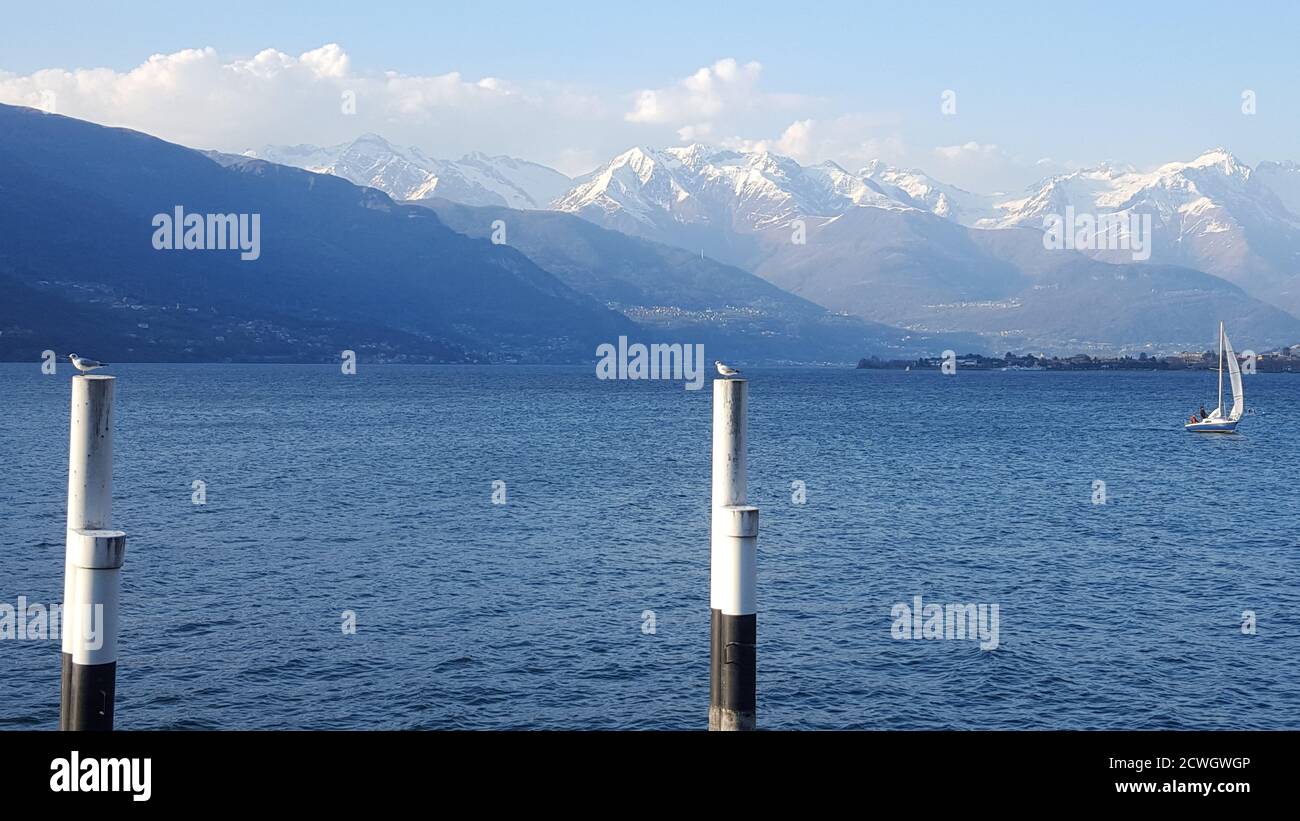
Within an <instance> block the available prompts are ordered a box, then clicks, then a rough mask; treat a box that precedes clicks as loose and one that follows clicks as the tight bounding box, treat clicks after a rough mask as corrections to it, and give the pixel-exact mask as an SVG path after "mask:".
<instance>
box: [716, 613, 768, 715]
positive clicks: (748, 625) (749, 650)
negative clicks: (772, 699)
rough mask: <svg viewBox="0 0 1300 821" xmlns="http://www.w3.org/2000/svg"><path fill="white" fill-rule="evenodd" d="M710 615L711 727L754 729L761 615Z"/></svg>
mask: <svg viewBox="0 0 1300 821" xmlns="http://www.w3.org/2000/svg"><path fill="white" fill-rule="evenodd" d="M710 614H711V631H710V632H711V635H712V638H711V642H710V644H711V647H710V652H709V656H710V659H711V665H712V669H711V670H710V674H709V729H711V730H752V729H754V724H755V708H756V706H757V695H756V693H757V691H758V653H757V644H758V616H757V615H755V614H753V613H750V614H748V615H745V616H728V615H726V614H724V613H723V612H722V611H721V610H717V609H713V610H711V611H710Z"/></svg>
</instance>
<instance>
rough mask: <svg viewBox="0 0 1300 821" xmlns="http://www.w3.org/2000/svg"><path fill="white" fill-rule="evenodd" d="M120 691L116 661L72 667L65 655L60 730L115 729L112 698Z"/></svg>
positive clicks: (68, 657)
mask: <svg viewBox="0 0 1300 821" xmlns="http://www.w3.org/2000/svg"><path fill="white" fill-rule="evenodd" d="M116 689H117V662H115V661H110V662H107V663H105V664H73V663H72V656H71V654H69V653H64V654H63V693H62V697H61V699H60V701H61V702H62V703H61V705H60V706H61V708H62V713H61V714H60V715H59V729H60V730H111V729H113V695H114V692H115V690H116Z"/></svg>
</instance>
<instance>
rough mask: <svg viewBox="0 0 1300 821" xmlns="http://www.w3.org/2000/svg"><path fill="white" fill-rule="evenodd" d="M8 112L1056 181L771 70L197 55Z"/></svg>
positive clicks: (574, 167) (177, 129) (278, 133)
mask: <svg viewBox="0 0 1300 821" xmlns="http://www.w3.org/2000/svg"><path fill="white" fill-rule="evenodd" d="M629 99H631V101H632V102H631V108H630V110H629V108H628V101H629ZM0 102H6V103H14V104H19V105H29V106H38V107H48V106H50V105H51V104H52V105H53V108H54V110H55V111H57V112H58V113H60V114H66V115H69V116H72V117H78V118H81V119H86V120H90V121H92V122H97V123H102V124H105V125H113V126H124V127H127V128H133V129H137V130H139V131H143V132H145V133H148V134H152V135H155V136H158V137H161V138H162V139H165V140H169V141H172V142H177V143H180V144H182V145H188V146H192V147H195V148H212V149H218V150H222V151H230V152H241V151H245V150H248V149H257V148H260V147H262V146H264V145H267V144H300V143H314V144H317V145H333V144H337V143H341V142H345V141H348V140H352V139H354V138H356V137H357V136H358V135H360V134H362V133H365V132H374V133H378V134H381V135H383V136H384V137H386V138H387V139H389V140H391V141H392V142H394V143H395V144H399V145H415V146H419V147H420V148H421V149H423V150H424V151H426V152H427V153H429V154H430V155H432V156H440V157H457V156H460V155H461V154H463V153H466V152H469V151H486V152H488V153H503V154H511V155H513V156H518V157H523V158H526V159H531V160H535V161H537V162H542V163H546V164H548V165H551V166H553V167H555V168H558V169H559V170H561V171H564V172H565V173H569V174H579V173H584V172H586V171H590V170H592V168H594V167H596V166H598V165H599V164H600V163H603V162H604V161H606V160H607V159H608V158H610V157H612V156H615V155H616V154H618V153H620V152H622V151H624V150H626V149H627V148H628V147H629V146H631V145H638V144H641V145H668V144H672V143H674V142H678V143H691V142H716V143H718V144H720V145H724V146H728V147H732V148H737V149H743V150H767V151H772V152H776V153H779V154H784V155H787V156H790V157H792V158H794V159H795V160H798V161H799V162H801V163H805V164H807V163H817V162H823V161H825V160H832V161H834V162H837V163H839V164H840V165H842V166H844V167H845V168H847V169H849V170H855V169H857V168H860V167H861V166H862V165H864V164H865V163H867V162H868V161H870V160H873V159H880V160H883V161H885V162H888V163H890V164H894V165H906V166H911V167H921V168H924V169H925V170H926V171H929V172H930V173H932V174H933V175H934V176H936V177H937V178H939V179H944V180H949V181H952V182H954V183H956V184H958V185H962V186H964V187H968V188H972V189H973V190H988V189H989V188H990V187H997V186H998V185H999V184H1002V183H1005V182H1006V181H1007V180H1008V179H1017V180H1018V179H1021V178H1025V177H1029V178H1030V179H1033V178H1037V177H1039V176H1042V175H1043V173H1044V172H1045V171H1049V170H1052V169H1053V168H1054V167H1055V164H1053V163H1051V162H1050V161H1043V162H1041V164H1039V165H1035V164H1033V163H1032V162H1022V161H1020V160H1018V159H1016V158H1014V157H1012V156H1010V155H1008V154H1007V152H1005V151H1003V150H1002V149H1001V148H999V147H998V146H997V145H996V144H984V143H979V142H975V141H969V142H965V143H958V144H954V145H942V146H939V147H937V148H934V149H917V148H915V147H913V146H911V145H909V143H908V142H907V141H906V140H905V139H904V136H903V132H902V125H903V122H902V118H901V116H899V115H897V114H891V113H866V112H857V113H848V114H836V113H834V112H831V113H830V114H826V109H828V108H830V106H829V105H828V103H827V101H825V100H822V99H819V98H815V97H811V96H804V95H799V94H790V93H778V92H773V91H770V90H767V89H766V88H765V87H764V76H763V66H762V65H761V64H760V63H758V62H748V63H741V62H739V61H737V60H735V59H733V58H726V59H721V60H718V61H716V62H714V63H713V64H712V65H708V66H705V67H703V68H700V69H699V70H697V71H695V72H694V73H693V74H690V75H689V76H687V77H684V78H683V79H681V80H679V81H678V82H675V83H672V84H670V85H669V86H667V87H664V88H658V89H645V90H642V91H640V92H636V93H634V94H632V95H628V94H625V93H622V92H619V91H617V90H616V91H594V90H592V89H590V88H585V87H575V86H571V85H564V84H557V83H551V82H547V81H545V80H535V81H527V82H522V83H521V82H516V81H512V80H511V79H508V78H502V77H498V76H483V77H467V76H464V75H462V74H461V73H460V72H456V71H451V72H447V73H445V74H405V73H401V72H397V71H378V70H362V69H361V68H359V67H358V66H356V65H355V64H354V62H353V61H352V60H351V59H350V58H349V56H348V54H347V53H346V52H345V51H344V49H343V48H342V47H341V46H339V45H338V44H336V43H328V44H325V45H323V46H320V47H319V48H315V49H311V50H309V51H306V52H303V53H301V54H298V55H297V56H294V55H292V54H288V53H285V52H283V51H279V50H277V49H274V48H268V49H264V50H262V51H260V52H257V53H256V54H253V55H251V56H247V55H236V56H230V55H221V54H219V53H218V52H217V51H216V50H215V49H213V48H193V49H183V50H180V51H176V52H173V53H170V54H155V55H153V56H151V57H149V58H148V59H147V60H145V61H144V62H143V63H141V64H140V65H138V66H135V67H134V68H131V69H129V70H125V71H118V70H114V69H108V68H91V69H75V70H65V69H58V68H53V69H45V70H40V71H36V72H33V73H31V74H26V75H17V74H6V73H3V72H0ZM353 104H354V107H353ZM726 135H736V136H726Z"/></svg>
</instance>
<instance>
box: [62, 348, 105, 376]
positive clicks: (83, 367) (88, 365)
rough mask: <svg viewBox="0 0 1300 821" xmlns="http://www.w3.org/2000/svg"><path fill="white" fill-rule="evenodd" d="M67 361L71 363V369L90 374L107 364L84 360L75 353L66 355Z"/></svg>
mask: <svg viewBox="0 0 1300 821" xmlns="http://www.w3.org/2000/svg"><path fill="white" fill-rule="evenodd" d="M68 359H69V360H71V361H72V367H74V368H76V369H77V370H79V371H81V372H82V373H90V372H91V371H93V370H97V369H99V368H102V367H104V366H105V365H107V364H108V363H107V362H99V361H98V360H94V359H86V358H85V357H84V356H77V355H76V354H75V353H70V354H68Z"/></svg>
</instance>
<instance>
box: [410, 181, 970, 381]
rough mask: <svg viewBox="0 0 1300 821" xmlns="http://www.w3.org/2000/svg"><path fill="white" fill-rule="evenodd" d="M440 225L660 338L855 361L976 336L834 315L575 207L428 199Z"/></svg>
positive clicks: (740, 353) (735, 352) (762, 356)
mask: <svg viewBox="0 0 1300 821" xmlns="http://www.w3.org/2000/svg"><path fill="white" fill-rule="evenodd" d="M420 204H421V205H424V206H426V207H429V208H432V209H434V210H436V211H437V212H438V215H439V217H440V218H441V219H442V220H443V222H444V223H446V224H447V225H449V226H451V227H452V228H454V229H456V230H458V231H462V232H463V233H466V234H469V235H470V236H477V237H487V236H490V234H491V231H492V224H493V223H494V222H495V221H497V220H500V221H501V222H502V223H504V225H505V230H506V240H507V242H508V243H509V244H510V245H512V246H513V247H515V248H518V249H519V250H520V251H522V252H523V253H524V254H525V255H527V256H528V257H529V258H530V259H532V260H533V261H534V262H536V263H537V264H538V265H540V266H541V267H543V268H545V269H546V270H548V271H550V272H552V273H554V274H555V275H556V276H558V277H559V278H560V279H562V280H563V281H564V282H565V283H566V284H567V285H569V286H570V287H572V288H574V289H575V290H577V291H579V292H581V293H584V294H588V295H590V296H592V297H594V298H596V299H598V300H600V301H601V302H604V303H605V304H607V305H609V306H610V307H611V308H614V309H615V310H618V311H621V312H623V313H625V314H626V315H627V316H628V317H630V318H632V319H634V320H636V321H637V322H638V323H640V324H641V325H642V326H643V327H644V328H646V329H647V330H648V331H650V332H652V333H655V334H658V336H659V337H660V338H664V339H668V340H670V341H671V340H677V341H700V342H705V343H706V345H707V346H708V347H709V348H710V349H716V350H718V351H719V352H727V354H726V355H727V356H732V357H742V358H745V359H748V360H751V361H752V360H754V359H759V360H762V361H812V360H815V361H846V362H847V361H854V360H856V359H857V358H859V357H861V356H862V355H864V353H865V354H880V355H899V356H901V355H913V354H916V355H920V354H927V353H928V354H930V355H932V354H933V352H934V351H941V350H943V349H944V348H946V347H952V346H954V345H958V346H966V348H964V349H967V348H968V349H970V350H976V349H981V350H982V348H980V347H979V346H980V344H981V343H980V341H979V340H978V339H977V338H975V337H974V336H971V335H967V336H964V337H953V338H947V337H942V338H940V337H937V336H935V335H925V334H917V333H915V332H907V331H902V330H900V329H898V328H894V327H890V326H887V325H882V324H878V323H873V322H867V321H864V320H862V319H859V318H856V317H847V316H837V315H834V314H832V313H830V312H829V311H827V310H826V309H825V308H823V307H821V306H819V305H815V304H813V303H811V302H809V301H807V300H805V299H802V298H800V297H797V296H794V295H792V294H790V293H787V292H786V291H783V290H781V289H780V288H777V287H775V286H774V285H772V284H770V283H768V282H767V281H765V280H763V279H761V278H759V277H756V276H754V275H753V274H750V273H748V272H746V271H743V270H741V269H739V268H735V267H733V266H729V265H724V264H722V263H719V262H717V261H715V260H712V259H709V258H707V257H703V258H702V257H701V256H700V255H698V254H692V253H690V252H688V251H684V250H682V249H679V248H675V247H672V246H669V245H664V244H662V243H655V242H650V241H648V240H643V239H639V238H636V237H631V236H628V235H625V234H622V233H619V232H617V231H612V230H608V229H604V228H600V227H598V226H596V225H594V224H592V223H590V222H587V221H586V220H583V219H581V218H579V217H576V216H574V215H571V214H565V213H560V212H548V211H529V212H522V211H512V210H510V209H505V208H476V207H471V206H465V205H460V204H457V203H451V202H447V201H446V200H425V201H421V202H420Z"/></svg>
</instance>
